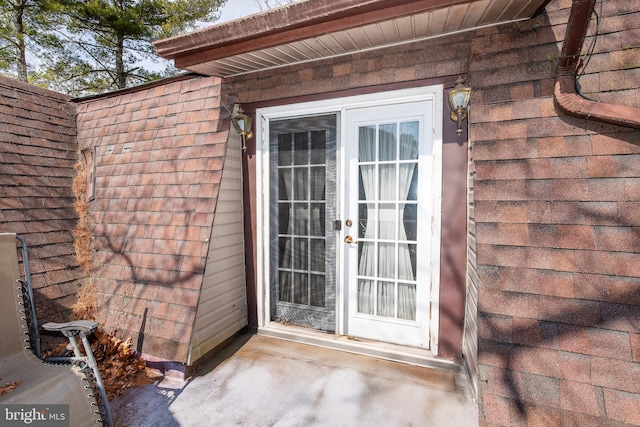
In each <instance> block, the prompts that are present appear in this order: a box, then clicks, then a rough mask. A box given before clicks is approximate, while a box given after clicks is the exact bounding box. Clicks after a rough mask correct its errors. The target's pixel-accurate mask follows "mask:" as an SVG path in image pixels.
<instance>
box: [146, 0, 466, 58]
mask: <svg viewBox="0 0 640 427" xmlns="http://www.w3.org/2000/svg"><path fill="white" fill-rule="evenodd" d="M468 2H469V0H426V1H425V0H412V1H407V0H307V1H305V2H301V3H293V4H291V5H288V6H284V7H280V8H277V9H271V10H268V11H265V12H262V13H259V14H255V15H250V16H248V17H245V18H241V19H237V20H234V21H229V22H225V23H221V24H218V25H213V26H211V27H208V28H204V29H202V30H198V31H194V32H191V33H187V34H183V35H178V36H174V37H170V38H167V39H163V40H158V41H156V42H154V43H153V44H154V46H155V48H156V50H157V52H158V54H159V55H160V56H161V57H163V58H165V59H176V57H183V56H188V55H191V54H194V53H198V52H201V51H203V50H209V51H210V50H211V49H212V48H213V49H219V48H223V47H225V46H229V45H235V46H240V45H243V43H245V44H253V48H255V41H256V40H257V39H260V40H261V43H260V44H261V46H260V47H268V46H269V47H270V46H274V45H276V44H278V43H282V42H291V41H297V40H300V39H302V38H305V37H309V36H314V35H320V34H324V33H327V32H330V31H332V30H333V29H335V27H337V26H339V27H340V28H341V29H344V28H349V27H355V26H358V25H363V24H366V23H370V22H375V21H376V20H379V18H380V16H381V15H380V14H381V12H383V11H384V16H385V17H388V18H393V17H398V16H403V15H408V14H411V13H415V12H418V11H426V10H430V9H437V8H442V7H448V6H454V5H456V4H463V3H468ZM247 42H248V43H247ZM263 44H266V45H265V46H263ZM242 49H243V48H240V50H242ZM245 49H248V47H247V48H245ZM227 52H228V51H227ZM239 53H243V52H239Z"/></svg>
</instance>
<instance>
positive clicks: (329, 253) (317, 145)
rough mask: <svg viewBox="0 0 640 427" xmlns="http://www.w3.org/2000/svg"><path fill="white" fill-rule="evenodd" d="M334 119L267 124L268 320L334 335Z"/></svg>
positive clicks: (289, 120)
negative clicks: (268, 133)
mask: <svg viewBox="0 0 640 427" xmlns="http://www.w3.org/2000/svg"><path fill="white" fill-rule="evenodd" d="M336 117H337V116H336V115H335V114H329V115H322V116H315V117H308V118H296V119H286V120H276V121H272V122H271V123H270V126H269V129H270V138H269V140H270V154H271V156H270V159H271V166H270V172H271V174H270V175H271V188H270V196H271V197H270V199H271V212H270V213H269V218H270V222H271V224H270V229H271V239H270V240H271V242H270V260H271V268H270V270H271V286H270V290H271V295H270V301H271V318H272V320H277V321H280V322H283V323H291V324H295V325H301V326H308V327H311V328H314V329H320V330H324V331H335V321H336V320H335V319H336V269H335V266H336V257H335V251H336V238H335V232H334V231H333V225H334V221H335V219H336V203H335V201H336V197H335V196H336V194H335V188H336V184H335V182H336V178H335V177H336V166H335V165H336V135H337V130H336V120H337V118H336Z"/></svg>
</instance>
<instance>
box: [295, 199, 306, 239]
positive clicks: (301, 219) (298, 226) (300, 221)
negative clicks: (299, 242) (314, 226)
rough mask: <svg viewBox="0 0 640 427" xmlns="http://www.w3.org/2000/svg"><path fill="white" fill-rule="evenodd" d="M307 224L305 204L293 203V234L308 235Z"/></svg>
mask: <svg viewBox="0 0 640 427" xmlns="http://www.w3.org/2000/svg"><path fill="white" fill-rule="evenodd" d="M308 222H309V213H308V205H307V204H306V203H295V204H294V205H293V225H294V227H293V232H294V234H296V235H298V236H300V235H306V234H307V233H308V229H307V224H308Z"/></svg>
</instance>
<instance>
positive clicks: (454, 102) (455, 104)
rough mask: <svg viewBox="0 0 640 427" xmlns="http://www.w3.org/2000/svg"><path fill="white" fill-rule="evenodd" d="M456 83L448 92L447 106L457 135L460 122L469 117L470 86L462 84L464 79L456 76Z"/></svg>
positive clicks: (459, 131)
mask: <svg viewBox="0 0 640 427" xmlns="http://www.w3.org/2000/svg"><path fill="white" fill-rule="evenodd" d="M455 83H456V85H455V86H454V87H453V89H451V91H450V92H449V106H450V107H451V114H450V117H451V120H453V121H454V122H456V124H457V130H456V133H457V134H458V136H460V135H461V134H462V122H463V121H464V120H466V119H467V118H468V117H469V101H470V100H471V88H469V87H467V86H465V85H464V83H465V80H464V79H463V78H461V77H458V80H456V82H455Z"/></svg>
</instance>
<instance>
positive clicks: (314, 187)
mask: <svg viewBox="0 0 640 427" xmlns="http://www.w3.org/2000/svg"><path fill="white" fill-rule="evenodd" d="M324 169H325V168H324V167H312V168H311V179H310V181H311V182H310V184H311V191H310V193H309V194H310V196H309V200H324V197H325V188H326V185H325V178H324V173H325V171H324Z"/></svg>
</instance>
